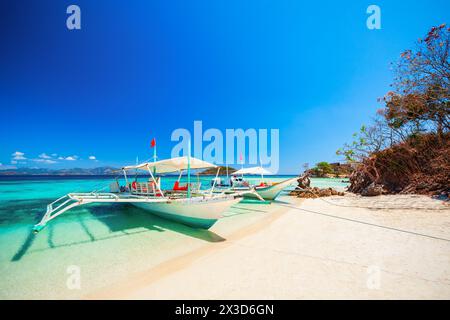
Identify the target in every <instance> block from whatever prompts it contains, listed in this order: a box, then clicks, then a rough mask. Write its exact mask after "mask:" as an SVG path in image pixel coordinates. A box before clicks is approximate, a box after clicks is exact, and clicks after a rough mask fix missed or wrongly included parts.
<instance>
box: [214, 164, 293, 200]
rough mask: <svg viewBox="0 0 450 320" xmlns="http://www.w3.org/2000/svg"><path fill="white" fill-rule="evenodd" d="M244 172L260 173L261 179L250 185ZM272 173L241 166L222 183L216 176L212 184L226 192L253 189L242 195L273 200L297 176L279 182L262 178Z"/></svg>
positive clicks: (249, 173) (260, 168) (248, 173)
mask: <svg viewBox="0 0 450 320" xmlns="http://www.w3.org/2000/svg"><path fill="white" fill-rule="evenodd" d="M244 174H246V175H261V181H260V183H259V184H257V185H251V184H250V183H249V182H248V181H247V180H245V179H244ZM269 174H272V173H271V172H269V171H267V170H266V169H264V168H262V167H252V168H243V169H240V170H238V171H235V172H233V174H232V175H231V178H229V179H228V178H227V180H226V181H225V182H224V183H223V182H222V180H221V178H219V177H218V176H216V177H215V178H214V179H213V181H212V183H211V184H212V185H213V186H215V185H217V186H218V189H219V190H220V189H222V190H227V191H226V192H230V193H233V192H243V191H250V190H254V191H255V192H248V193H245V194H244V195H243V196H244V197H245V198H257V199H259V198H260V197H261V198H263V199H264V200H269V201H273V200H275V198H276V197H278V195H279V194H280V193H281V191H283V190H284V189H285V188H287V187H288V186H290V185H291V184H293V183H295V182H296V180H297V178H290V179H286V180H283V181H280V182H266V181H265V180H264V175H269Z"/></svg>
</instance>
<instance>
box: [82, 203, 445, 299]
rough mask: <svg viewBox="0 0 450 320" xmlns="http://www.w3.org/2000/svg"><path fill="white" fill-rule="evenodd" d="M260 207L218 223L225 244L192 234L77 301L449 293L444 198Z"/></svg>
mask: <svg viewBox="0 0 450 320" xmlns="http://www.w3.org/2000/svg"><path fill="white" fill-rule="evenodd" d="M268 206H270V210H261V214H258V215H255V214H249V215H248V217H246V215H245V214H241V215H234V216H229V217H227V218H225V219H222V220H221V221H220V222H219V223H217V224H216V225H215V226H214V227H213V228H212V229H211V231H212V232H214V233H215V234H217V235H220V237H222V238H224V239H226V240H225V241H220V242H205V241H202V240H198V242H199V243H200V242H201V245H199V244H198V243H196V244H195V245H193V244H192V241H191V242H189V243H188V244H187V245H192V249H191V250H184V253H183V254H181V255H178V256H176V257H173V258H171V259H169V260H166V261H164V262H162V263H160V264H157V265H154V266H152V267H150V268H148V269H147V270H144V271H140V272H137V273H133V274H128V275H127V276H126V277H125V278H124V279H122V280H121V281H120V282H115V283H112V284H110V285H108V286H105V287H103V288H101V289H99V290H94V291H92V292H90V293H89V294H86V295H84V296H83V297H82V298H85V299H99V298H101V299H104V298H106V299H117V298H120V299H450V207H449V205H448V204H445V203H444V202H442V201H438V200H434V199H431V198H429V197H426V196H415V195H405V196H401V195H396V196H379V197H372V198H361V197H358V196H354V195H347V196H345V197H330V198H324V199H307V200H301V199H296V198H292V197H283V198H281V199H280V201H278V202H277V203H273V204H271V205H268ZM185 249H186V248H185Z"/></svg>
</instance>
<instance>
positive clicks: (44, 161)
mask: <svg viewBox="0 0 450 320" xmlns="http://www.w3.org/2000/svg"><path fill="white" fill-rule="evenodd" d="M33 161H34V162H39V163H47V164H53V163H56V161H54V160H50V159H33Z"/></svg>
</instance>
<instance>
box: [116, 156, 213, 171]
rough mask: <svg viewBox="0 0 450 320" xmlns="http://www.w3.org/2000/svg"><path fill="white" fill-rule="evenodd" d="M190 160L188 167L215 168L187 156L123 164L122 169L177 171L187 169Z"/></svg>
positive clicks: (193, 168) (210, 164)
mask: <svg viewBox="0 0 450 320" xmlns="http://www.w3.org/2000/svg"><path fill="white" fill-rule="evenodd" d="M189 162H190V168H191V169H192V170H195V169H207V168H217V166H216V165H215V164H212V163H209V162H206V161H203V160H200V159H197V158H193V157H190V159H188V157H187V156H184V157H177V158H171V159H167V160H160V161H155V162H145V163H141V164H138V165H135V166H125V167H123V168H122V170H136V169H138V170H146V171H148V170H151V171H156V173H170V172H179V171H182V170H187V169H188V163H189Z"/></svg>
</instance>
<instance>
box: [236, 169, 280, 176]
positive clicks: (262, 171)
mask: <svg viewBox="0 0 450 320" xmlns="http://www.w3.org/2000/svg"><path fill="white" fill-rule="evenodd" d="M238 174H254V175H261V174H264V175H270V174H272V172H270V171H268V170H266V169H264V168H263V167H252V168H243V169H241V170H238V171H235V172H233V173H232V175H238Z"/></svg>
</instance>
